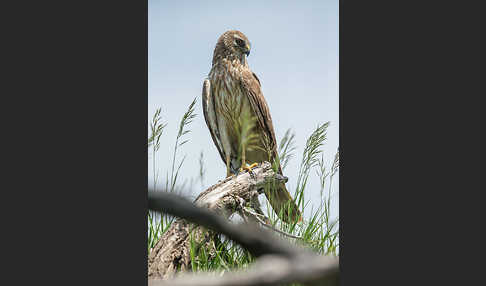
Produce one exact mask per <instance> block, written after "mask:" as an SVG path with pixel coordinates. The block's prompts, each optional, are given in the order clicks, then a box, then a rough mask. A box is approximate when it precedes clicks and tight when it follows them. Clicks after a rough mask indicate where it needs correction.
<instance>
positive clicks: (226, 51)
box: [213, 30, 251, 63]
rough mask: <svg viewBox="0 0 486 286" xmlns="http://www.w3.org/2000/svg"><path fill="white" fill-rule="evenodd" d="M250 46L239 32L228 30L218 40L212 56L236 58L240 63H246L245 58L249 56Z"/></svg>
mask: <svg viewBox="0 0 486 286" xmlns="http://www.w3.org/2000/svg"><path fill="white" fill-rule="evenodd" d="M250 49H251V44H250V41H249V40H248V38H247V37H246V36H245V35H244V34H243V33H242V32H240V31H236V30H230V31H226V32H224V33H223V34H222V35H221V36H220V37H219V39H218V42H217V44H216V48H215V49H214V56H213V58H216V57H217V56H223V57H231V56H233V57H236V58H238V59H240V60H241V62H242V63H245V62H246V58H245V56H249V55H250Z"/></svg>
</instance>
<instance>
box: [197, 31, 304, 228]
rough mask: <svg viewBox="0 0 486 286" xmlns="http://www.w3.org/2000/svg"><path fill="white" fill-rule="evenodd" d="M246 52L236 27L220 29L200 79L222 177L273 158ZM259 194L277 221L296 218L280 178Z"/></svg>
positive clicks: (271, 136) (264, 109)
mask: <svg viewBox="0 0 486 286" xmlns="http://www.w3.org/2000/svg"><path fill="white" fill-rule="evenodd" d="M249 55H250V41H249V40H248V38H247V37H246V36H245V35H244V34H243V33H241V32H240V31H236V30H231V31H227V32H225V33H223V34H222V35H221V36H220V37H219V39H218V42H217V44H216V47H215V49H214V54H213V62H212V68H211V71H210V72H209V75H208V78H207V79H205V80H204V83H203V90H202V104H203V111H204V118H205V120H206V124H207V126H208V128H209V131H210V133H211V137H212V139H213V142H214V144H215V145H216V148H217V149H218V151H219V154H220V155H221V159H222V160H223V162H224V163H225V164H226V170H227V176H230V175H231V174H237V173H238V172H240V171H243V170H251V168H253V167H255V166H256V165H258V163H260V162H263V161H270V162H271V163H273V162H275V161H277V163H278V153H277V140H276V139H275V131H274V130H273V123H272V117H271V116H270V111H269V109H268V106H267V103H266V101H265V98H264V97H263V94H262V91H261V88H260V80H259V79H258V77H257V76H256V75H255V74H254V73H253V72H252V71H251V70H250V67H249V66H248V61H247V56H249ZM247 163H250V165H249V166H247ZM278 165H279V167H278V172H279V173H280V174H281V175H282V169H281V167H280V164H278ZM265 195H266V197H267V199H268V201H269V202H270V204H271V206H272V208H273V210H274V211H275V212H276V213H277V215H280V218H281V219H282V220H283V221H285V222H295V221H298V220H301V213H300V211H299V210H298V207H297V206H296V204H295V202H294V201H293V200H292V197H291V196H290V194H289V192H288V191H287V189H286V187H285V183H280V184H278V185H277V186H276V188H275V189H274V190H270V191H267V192H266V193H265Z"/></svg>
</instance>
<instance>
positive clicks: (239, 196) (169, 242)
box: [148, 162, 285, 279]
mask: <svg viewBox="0 0 486 286" xmlns="http://www.w3.org/2000/svg"><path fill="white" fill-rule="evenodd" d="M275 180H285V178H284V177H282V176H280V175H278V174H275V173H274V172H273V170H272V168H271V165H270V163H268V162H264V163H262V164H261V165H260V166H258V167H256V168H255V169H253V170H252V172H250V173H248V172H247V173H242V174H239V175H238V176H231V177H228V178H226V179H225V180H223V181H221V182H219V183H217V184H216V185H213V186H212V187H210V188H208V189H207V190H205V191H203V192H202V193H201V194H200V195H199V196H198V197H197V198H196V200H195V201H194V204H195V205H197V206H199V207H202V208H207V209H209V210H211V211H213V212H216V213H218V214H220V215H223V216H224V217H225V218H228V217H229V216H231V215H232V214H233V213H234V212H235V211H238V210H239V209H241V207H242V206H243V205H245V204H246V203H249V204H255V205H258V195H259V190H261V189H262V188H263V186H264V185H265V184H266V183H268V182H271V181H275ZM190 235H192V236H193V238H194V241H195V242H196V243H197V244H198V245H201V244H203V243H205V244H206V245H205V247H209V249H210V251H211V247H212V246H213V245H214V244H213V243H212V241H211V237H212V233H211V232H207V231H204V229H203V228H202V227H201V226H197V225H193V224H190V223H188V222H187V221H186V220H184V219H181V218H178V219H176V220H175V221H174V222H173V223H172V225H171V226H170V227H169V229H168V230H167V231H166V232H165V233H164V234H163V235H162V237H161V238H160V240H159V241H158V242H157V243H156V245H155V246H154V248H153V249H152V250H151V251H150V254H149V257H148V277H149V279H153V278H162V279H166V278H169V277H172V276H173V275H174V274H175V273H176V271H177V270H178V269H179V270H183V271H184V270H189V268H190V267H189V264H190V238H191V237H190Z"/></svg>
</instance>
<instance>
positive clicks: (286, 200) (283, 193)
mask: <svg viewBox="0 0 486 286" xmlns="http://www.w3.org/2000/svg"><path fill="white" fill-rule="evenodd" d="M265 195H266V196H267V199H268V201H269V202H270V205H271V206H272V208H273V210H274V211H275V213H276V214H277V215H278V216H279V217H280V219H282V220H283V221H284V222H286V223H293V222H300V221H302V214H301V213H300V211H299V208H298V207H297V205H296V204H295V202H294V200H293V199H292V197H291V196H290V193H289V192H288V191H287V188H286V187H285V184H284V183H281V184H279V185H278V188H276V189H274V190H269V191H267V192H266V193H265Z"/></svg>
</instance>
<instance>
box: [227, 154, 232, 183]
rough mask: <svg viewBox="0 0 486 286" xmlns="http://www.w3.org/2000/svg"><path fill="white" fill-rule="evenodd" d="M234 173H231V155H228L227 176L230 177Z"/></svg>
mask: <svg viewBox="0 0 486 286" xmlns="http://www.w3.org/2000/svg"><path fill="white" fill-rule="evenodd" d="M231 175H232V174H231V170H230V155H229V154H228V155H226V178H228V177H230V176H231Z"/></svg>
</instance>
